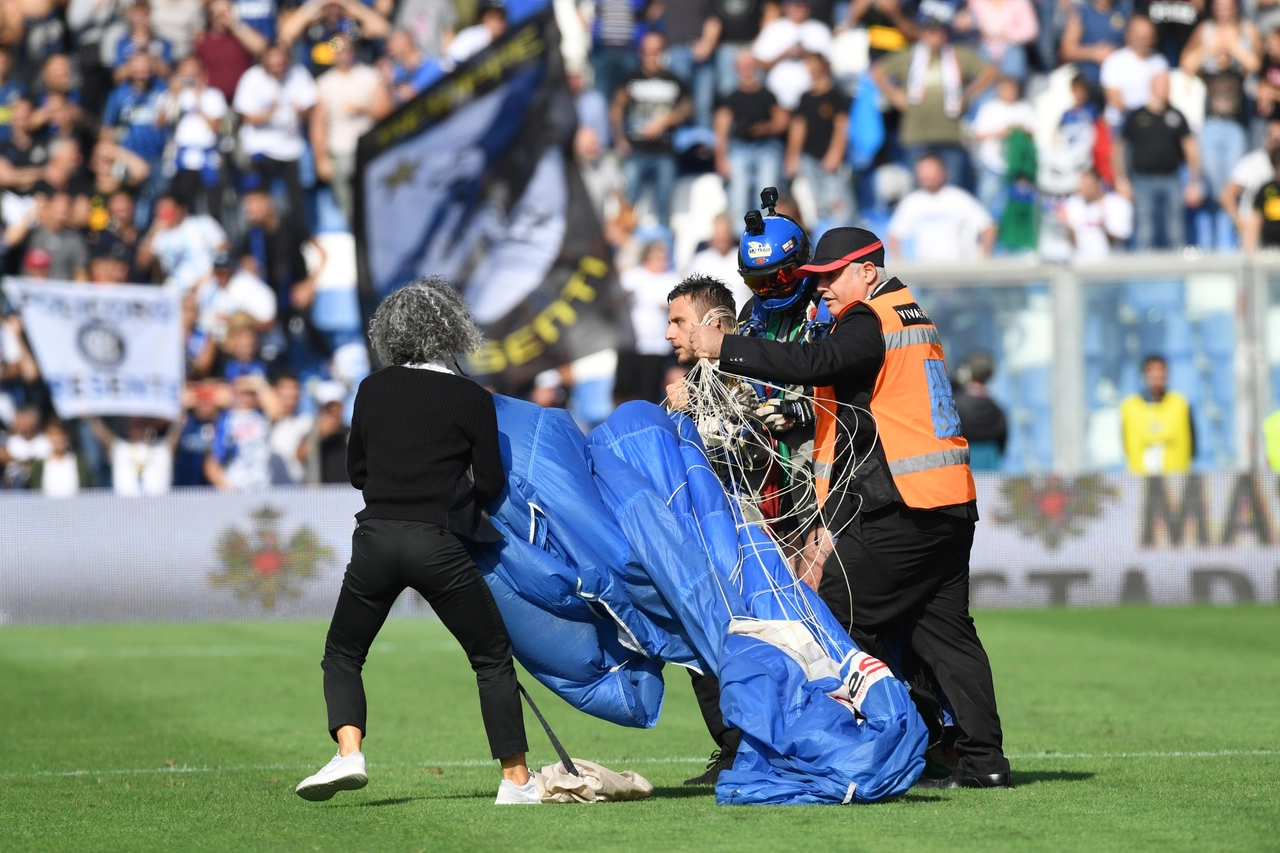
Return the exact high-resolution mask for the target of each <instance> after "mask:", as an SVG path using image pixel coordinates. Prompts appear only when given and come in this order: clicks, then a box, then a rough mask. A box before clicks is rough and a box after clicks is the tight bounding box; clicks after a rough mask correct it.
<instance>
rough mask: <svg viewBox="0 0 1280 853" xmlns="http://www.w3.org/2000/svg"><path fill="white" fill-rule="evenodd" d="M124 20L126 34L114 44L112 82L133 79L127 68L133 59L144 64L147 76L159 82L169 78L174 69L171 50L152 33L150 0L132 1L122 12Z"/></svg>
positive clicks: (130, 70)
mask: <svg viewBox="0 0 1280 853" xmlns="http://www.w3.org/2000/svg"><path fill="white" fill-rule="evenodd" d="M125 17H126V18H127V19H128V21H129V32H128V34H127V35H126V36H125V37H124V38H122V39H120V42H119V44H117V45H116V57H115V62H113V63H112V69H113V75H114V77H115V81H116V82H117V83H123V82H125V81H126V80H130V79H133V78H134V77H135V76H136V74H137V72H136V71H135V70H133V69H131V68H130V67H129V65H130V60H131V59H133V57H135V56H141V57H143V58H144V59H145V60H146V61H147V67H148V68H149V69H150V71H151V75H150V76H155V77H159V78H160V79H161V80H163V79H164V78H166V77H168V76H169V70H170V69H171V68H172V67H173V47H172V45H170V44H169V42H168V41H167V40H166V39H162V38H160V37H159V36H157V35H156V34H155V33H153V32H152V31H151V3H150V0H134V3H133V5H132V6H130V7H129V8H128V9H126V10H125Z"/></svg>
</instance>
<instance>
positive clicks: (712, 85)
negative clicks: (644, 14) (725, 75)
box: [663, 0, 721, 128]
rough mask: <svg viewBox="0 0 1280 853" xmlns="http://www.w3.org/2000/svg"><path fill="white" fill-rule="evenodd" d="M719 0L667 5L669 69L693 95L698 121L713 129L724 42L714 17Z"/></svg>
mask: <svg viewBox="0 0 1280 853" xmlns="http://www.w3.org/2000/svg"><path fill="white" fill-rule="evenodd" d="M715 5H716V4H715V0H683V2H679V3H669V2H668V3H664V4H663V24H664V25H665V26H666V28H667V41H668V42H669V46H668V47H667V70H668V71H670V72H671V73H672V74H674V75H676V76H677V77H679V78H680V81H681V82H682V83H684V84H685V86H687V87H688V88H689V91H690V92H692V93H693V114H694V118H695V120H696V121H697V123H698V124H699V125H701V126H702V127H708V128H709V127H711V122H712V115H711V113H712V109H713V108H714V107H715V102H716V70H715V63H714V59H715V51H716V44H717V43H718V42H719V40H720V30H721V25H720V19H719V18H717V17H715V15H713V14H712V11H713V10H714V8H715Z"/></svg>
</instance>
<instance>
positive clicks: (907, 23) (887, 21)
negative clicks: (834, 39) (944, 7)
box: [844, 0, 920, 62]
mask: <svg viewBox="0 0 1280 853" xmlns="http://www.w3.org/2000/svg"><path fill="white" fill-rule="evenodd" d="M918 5H919V4H918V3H916V2H913V0H906V2H901V0H854V2H852V3H850V4H849V10H848V12H846V13H845V19H844V26H845V27H846V28H849V29H852V28H854V27H864V28H866V31H867V41H868V45H869V47H870V51H869V53H870V56H871V61H872V62H875V61H876V60H878V59H880V57H882V56H884V55H885V54H889V53H897V52H898V51H900V50H906V49H907V48H908V47H910V46H911V44H912V43H913V42H915V41H916V39H918V38H919V37H920V33H919V30H918V29H917V28H916V22H915V13H916V7H917V6H918Z"/></svg>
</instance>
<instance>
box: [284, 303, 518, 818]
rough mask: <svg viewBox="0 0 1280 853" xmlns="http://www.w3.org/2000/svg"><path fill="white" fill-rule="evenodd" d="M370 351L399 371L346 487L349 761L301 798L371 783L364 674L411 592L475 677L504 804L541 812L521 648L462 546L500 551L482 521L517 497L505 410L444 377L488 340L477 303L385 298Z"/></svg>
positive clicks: (342, 605)
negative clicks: (350, 518)
mask: <svg viewBox="0 0 1280 853" xmlns="http://www.w3.org/2000/svg"><path fill="white" fill-rule="evenodd" d="M369 338H370V340H371V341H372V343H373V348H374V350H375V351H376V352H377V354H378V358H379V359H381V361H382V363H383V364H385V365H387V366H386V367H385V368H383V369H382V370H379V371H378V372H376V373H374V374H372V375H370V376H369V377H367V378H366V379H365V380H364V381H363V382H361V383H360V390H359V391H358V392H357V394H356V403H355V412H354V414H353V416H352V420H351V438H350V440H349V443H348V445H347V474H348V476H349V477H350V478H351V485H353V486H355V487H356V488H357V489H360V490H361V491H362V492H363V493H364V504H365V505H364V509H362V510H361V511H360V512H358V513H356V520H357V522H358V524H357V526H356V531H355V534H354V535H353V536H352V538H351V562H350V563H349V564H348V565H347V573H346V576H345V577H344V578H343V579H342V591H341V592H340V593H339V595H338V604H337V607H336V608H335V609H334V612H333V621H332V623H331V624H330V625H329V636H328V638H327V639H326V640H325V647H324V661H323V663H322V664H321V668H322V669H323V670H324V698H325V702H326V704H327V705H328V708H329V734H330V735H331V736H332V737H333V739H334V740H335V741H337V742H338V754H337V755H335V756H334V757H333V760H332V761H330V762H329V763H328V764H326V765H325V766H324V767H323V768H321V770H320V772H318V773H316V774H314V775H312V776H309V777H307V778H306V779H304V780H303V781H302V782H301V783H300V784H299V785H298V788H297V792H298V795H299V796H301V797H303V798H305V799H308V800H327V799H329V798H330V797H332V796H333V795H334V794H335V793H337V792H338V791H346V790H353V789H356V788H363V787H364V786H365V785H366V784H368V782H369V777H368V774H367V772H366V770H365V760H364V753H362V752H361V751H360V747H361V744H362V741H363V739H364V734H365V717H366V710H365V694H364V683H363V681H362V680H361V675H360V674H361V671H362V670H363V668H364V662H365V658H366V656H367V655H368V653H369V647H370V645H372V643H373V639H374V637H376V636H377V634H378V631H379V629H381V628H382V623H383V621H384V620H385V619H386V618H387V613H388V612H389V611H390V610H391V605H393V604H394V603H395V601H396V599H397V598H398V597H399V596H400V593H402V592H404V590H405V589H406V588H412V589H415V590H417V591H418V592H419V593H420V594H421V595H422V597H423V598H425V599H426V600H427V601H428V602H429V603H430V604H431V607H432V609H433V610H434V611H435V612H436V615H437V616H439V617H440V621H441V622H443V623H444V625H445V627H446V628H448V629H449V631H450V632H451V633H452V634H453V636H454V637H456V638H457V639H458V642H459V643H461V644H462V647H463V649H465V650H466V653H467V657H468V658H469V659H470V661H471V668H472V669H473V670H475V673H476V682H477V684H478V685H479V688H480V714H481V717H482V718H483V720H484V727H485V731H486V732H487V733H488V736H489V748H490V751H491V752H492V754H493V757H494V758H496V759H498V760H499V761H501V763H502V776H503V780H502V783H501V785H500V786H499V788H498V798H497V800H496V802H497V803H499V804H521V803H529V804H532V803H537V802H539V799H538V792H537V789H536V788H535V787H534V784H533V781H532V779H531V778H530V776H529V768H528V766H527V764H526V763H525V752H526V751H527V749H528V745H527V743H526V741H525V733H524V719H523V716H522V714H521V709H520V696H519V693H518V690H519V687H518V685H517V683H516V671H515V666H514V664H513V663H512V657H511V640H510V639H509V637H508V636H507V629H506V626H505V625H503V623H502V616H501V615H500V614H499V613H498V607H497V604H495V603H494V600H493V595H492V594H491V593H490V592H489V586H488V584H486V583H485V581H484V579H483V578H482V577H481V576H480V570H479V569H478V568H476V564H475V563H474V562H473V561H472V559H471V557H470V556H468V554H467V550H466V548H465V547H464V546H463V544H462V541H461V540H462V539H473V540H477V541H496V540H498V539H500V538H501V534H499V533H498V531H497V530H496V529H495V528H494V527H493V525H492V524H490V523H489V520H488V517H487V516H485V515H484V513H483V511H482V510H481V506H482V505H483V503H484V502H485V501H489V500H492V499H494V498H496V497H497V496H498V495H499V493H501V491H502V489H503V487H504V486H505V485H506V475H505V474H504V472H503V470H502V458H501V455H500V453H499V450H498V416H497V412H496V411H495V409H494V404H493V397H492V396H491V395H490V394H489V392H488V391H486V390H485V389H483V388H481V387H480V386H479V385H477V384H476V383H474V382H472V381H471V380H469V379H464V378H463V377H461V376H457V375H455V374H454V373H452V372H451V371H450V370H449V369H448V368H447V367H446V366H445V360H446V359H450V360H451V359H453V358H454V357H456V356H458V355H468V354H470V353H473V352H475V351H476V350H477V349H479V348H480V346H481V344H482V343H483V338H482V337H481V335H480V330H479V329H478V328H477V327H476V323H475V320H473V319H472V318H471V314H470V313H469V312H468V310H467V303H466V300H464V299H463V298H462V295H461V294H460V293H458V291H456V290H454V289H453V288H452V287H450V286H449V285H448V284H447V283H446V282H444V281H442V280H440V279H421V280H419V281H417V282H415V283H413V284H411V285H409V286H408V287H405V288H403V289H401V290H398V291H396V292H395V293H393V294H391V295H390V296H388V297H387V298H386V299H384V300H383V301H382V304H381V305H379V306H378V310H377V311H375V312H374V314H373V319H372V321H370V323H369Z"/></svg>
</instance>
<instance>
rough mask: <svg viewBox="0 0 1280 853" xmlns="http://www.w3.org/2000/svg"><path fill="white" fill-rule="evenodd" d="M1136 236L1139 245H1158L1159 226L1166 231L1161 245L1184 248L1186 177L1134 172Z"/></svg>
mask: <svg viewBox="0 0 1280 853" xmlns="http://www.w3.org/2000/svg"><path fill="white" fill-rule="evenodd" d="M1129 180H1130V183H1132V184H1133V214H1134V236H1135V238H1136V241H1137V247H1138V248H1139V249H1154V248H1156V237H1157V234H1156V232H1157V230H1159V231H1163V232H1164V233H1163V237H1164V240H1163V241H1161V246H1163V247H1164V248H1170V249H1181V248H1182V247H1183V246H1184V245H1186V238H1185V237H1184V231H1185V228H1184V219H1185V215H1186V211H1185V210H1184V209H1183V205H1182V179H1181V178H1180V177H1179V176H1178V173H1177V172H1173V173H1171V174H1168V175H1141V174H1137V173H1135V174H1133V175H1131V176H1130V178H1129Z"/></svg>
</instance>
